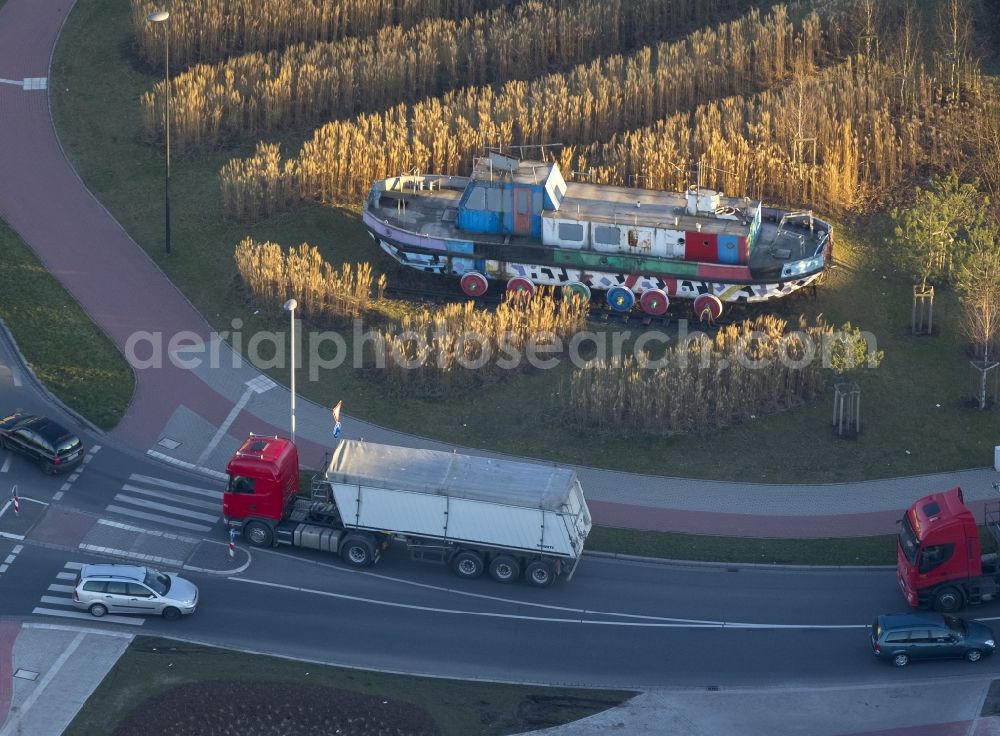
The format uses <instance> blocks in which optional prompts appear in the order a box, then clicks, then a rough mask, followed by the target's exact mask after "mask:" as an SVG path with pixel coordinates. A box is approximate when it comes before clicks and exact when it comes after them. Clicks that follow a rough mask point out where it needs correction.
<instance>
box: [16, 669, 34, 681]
mask: <svg viewBox="0 0 1000 736" xmlns="http://www.w3.org/2000/svg"><path fill="white" fill-rule="evenodd" d="M14 677H20V678H21V679H22V680H37V679H38V673H37V672H32V671H31V670H18V671H17V672H15V673H14Z"/></svg>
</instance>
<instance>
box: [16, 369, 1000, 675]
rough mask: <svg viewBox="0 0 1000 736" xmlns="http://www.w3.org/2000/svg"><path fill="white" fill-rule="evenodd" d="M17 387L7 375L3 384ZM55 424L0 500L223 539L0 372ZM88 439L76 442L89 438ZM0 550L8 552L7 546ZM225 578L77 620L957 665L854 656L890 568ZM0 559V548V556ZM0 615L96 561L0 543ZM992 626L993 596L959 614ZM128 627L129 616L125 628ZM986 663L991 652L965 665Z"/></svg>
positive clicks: (652, 567) (343, 572)
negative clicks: (74, 447)
mask: <svg viewBox="0 0 1000 736" xmlns="http://www.w3.org/2000/svg"><path fill="white" fill-rule="evenodd" d="M17 384H20V385H17ZM6 407H22V408H24V409H26V410H28V411H33V412H39V413H44V414H47V415H50V416H56V417H58V418H59V419H60V420H62V421H63V422H65V423H66V424H67V425H68V426H70V427H72V428H73V429H75V430H76V431H78V432H80V433H81V435H82V436H83V438H84V441H85V442H86V444H87V446H88V447H89V448H90V449H91V458H90V460H89V462H87V463H86V465H83V466H81V469H80V471H79V472H78V473H75V476H76V477H75V478H74V477H73V476H56V477H50V476H45V475H43V474H42V473H41V472H40V471H39V470H38V468H37V467H35V466H34V465H32V464H30V463H28V462H27V461H25V460H23V459H22V458H20V457H11V456H10V454H9V453H7V452H5V451H0V494H3V493H4V492H5V486H6V487H9V486H10V485H13V484H14V483H16V484H17V485H18V487H19V492H20V495H21V496H22V497H28V498H34V499H36V500H39V501H42V502H45V503H53V504H56V505H57V506H59V507H62V508H74V509H81V510H84V511H87V512H90V513H93V514H98V515H100V516H101V517H102V518H111V519H117V520H119V521H123V522H127V523H130V524H133V525H136V526H143V527H145V528H148V529H154V530H161V531H168V532H181V533H184V534H187V535H189V536H197V537H206V538H211V539H215V540H219V539H221V538H223V532H222V526H221V520H220V519H219V518H218V517H219V512H220V510H221V509H220V506H221V500H220V499H221V494H220V491H221V484H220V483H219V481H217V480H212V479H206V478H204V477H203V476H197V475H194V474H191V473H188V472H186V471H183V470H179V469H174V468H173V467H170V466H166V465H164V464H162V463H159V462H157V461H154V460H151V459H149V458H147V457H144V456H141V455H137V454H135V453H133V452H132V451H127V450H122V449H119V448H117V447H115V446H113V445H111V444H108V443H106V442H105V441H104V439H103V438H102V437H101V436H100V435H95V434H94V433H92V432H90V431H89V430H88V429H87V428H86V427H85V426H81V425H80V424H79V423H77V422H76V421H75V420H74V419H73V418H72V417H70V416H67V415H65V414H63V413H62V412H60V411H58V409H56V408H55V407H53V406H52V405H51V404H50V403H49V402H48V401H47V400H46V399H45V397H43V396H42V395H40V394H39V393H38V392H37V391H35V390H34V389H33V388H32V387H31V386H30V384H29V382H27V381H23V380H22V381H15V380H14V376H13V374H10V373H9V371H8V373H7V374H6V375H5V374H4V373H3V372H2V371H0V408H6ZM98 446H99V447H100V449H99V450H96V451H94V448H95V447H98ZM18 548H19V550H18V552H17V553H16V554H14V553H13V550H15V549H18ZM252 554H253V561H252V563H251V564H250V566H249V567H248V569H247V570H246V571H245V572H243V573H241V574H239V575H236V576H232V577H219V576H209V575H198V574H187V576H188V577H191V578H192V579H193V580H194V581H195V582H196V583H198V584H199V587H200V588H201V601H200V604H199V610H198V612H197V613H196V614H195V615H193V616H190V617H187V618H185V619H184V620H182V621H179V622H167V621H163V620H161V619H158V618H155V619H136V620H134V622H133V623H131V624H125V623H117V624H116V623H108V622H107V621H101V622H98V621H96V620H93V619H90V618H84V619H79V620H77V622H80V621H82V622H84V623H86V624H87V625H92V626H98V627H103V626H118V627H122V628H124V629H126V630H130V631H134V632H139V631H141V632H142V633H149V634H163V635H167V636H175V637H178V638H183V639H189V640H192V641H199V642H203V643H206V644H213V645H219V646H230V647H236V648H240V649H246V650H250V651H257V652H262V653H268V654H280V655H285V656H290V657H296V658H302V659H306V660H313V661H319V662H324V663H330V664H341V665H349V666H354V667H361V668H378V669H385V670H391V671H398V672H408V673H417V674H429V675H438V676H447V677H456V678H463V679H476V678H481V679H489V680H503V681H514V682H534V683H545V684H565V685H569V684H572V685H589V686H603V687H635V688H640V687H647V686H664V685H673V686H678V685H680V686H687V687H711V686H714V685H718V686H727V687H732V686H740V685H747V686H749V685H754V686H761V685H774V686H791V685H794V686H809V685H818V684H823V685H828V684H836V683H852V684H858V683H868V682H870V683H873V684H875V683H890V682H891V683H898V682H900V679H901V678H903V679H904V680H905V678H908V677H914V678H918V677H919V678H926V677H967V676H969V675H970V674H972V672H971V671H970V670H971V669H973V666H971V665H968V664H967V663H964V662H957V663H955V662H943V663H935V664H926V665H922V666H920V667H914V668H910V670H908V671H904V672H900V671H898V670H894V669H892V668H890V667H887V666H885V665H884V664H883V663H880V662H877V661H876V660H874V658H873V657H872V655H871V652H870V649H869V645H868V642H867V629H866V627H867V625H868V624H869V623H870V622H871V621H872V619H873V618H874V616H875V615H876V614H878V613H882V612H887V611H894V610H901V609H903V608H904V605H905V604H904V602H903V600H902V598H901V597H900V594H899V591H898V589H897V588H896V585H895V580H894V573H893V572H892V571H891V570H885V569H880V570H856V569H839V570H838V569H829V570H822V569H810V570H795V569H787V568H759V567H746V566H722V565H720V566H714V565H691V564H687V565H686V564H667V563H647V562H637V561H622V560H612V559H608V558H602V557H594V556H588V557H586V558H585V559H584V560H583V562H582V563H581V565H580V567H579V569H578V571H577V574H576V576H575V578H574V579H573V581H572V582H570V583H566V582H565V581H558V582H557V583H556V584H555V585H554V586H553V587H552V588H549V589H546V590H537V589H533V588H529V587H527V586H524V585H512V586H502V585H498V584H496V583H494V582H492V581H490V580H488V579H486V578H484V579H480V580H474V581H465V580H459V579H457V578H455V577H453V576H452V575H451V574H450V573H449V572H448V571H447V570H446V569H444V568H442V567H439V566H434V565H426V564H422V563H418V562H412V561H410V560H409V559H408V558H407V556H406V554H405V550H403V549H390V550H389V552H388V553H387V554H386V555H384V557H383V560H382V561H381V562H380V564H379V566H378V568H376V569H374V570H371V571H357V570H353V569H349V568H347V567H345V566H343V565H342V564H341V563H340V562H339V561H336V560H333V559H331V558H330V557H329V556H326V555H321V554H319V553H310V552H307V551H298V550H287V551H280V550H278V551H264V550H256V549H255V550H253V551H252ZM9 555H12V557H8V556H9ZM7 559H10V562H5V564H7V569H6V570H5V571H4V572H2V573H0V615H11V616H19V617H37V618H45V616H44V615H40V614H39V613H37V612H36V609H39V608H41V609H46V608H48V609H52V608H53V607H55V608H56V609H58V606H59V603H60V598H61V599H63V600H62V605H63V609H64V610H69V609H68V607H66V605H65V604H66V602H67V601H66V600H65V599H66V598H68V596H69V595H70V593H69V591H68V590H67V588H68V587H69V586H68V581H69V580H70V579H71V578H72V575H73V570H74V569H75V568H74V565H79V564H80V563H84V562H91V561H102V558H100V557H97V556H94V555H91V554H89V553H84V552H81V551H79V550H73V549H56V548H49V547H42V546H38V545H33V544H31V542H30V537H29V541H28V542H27V543H23V544H18V543H16V542H14V541H11V540H5V539H0V560H4V561H6V560H7ZM974 611H975V614H976V615H977V617H980V618H983V617H985V618H994V617H997V618H1000V603H998V604H991V605H987V606H983V607H980V608H978V609H974ZM140 622H141V623H140ZM974 669H975V673H976V674H986V673H993V674H996V672H997V670H998V669H1000V658H995V659H993V660H987V661H985V662H982V663H980V664H978V665H975V666H974Z"/></svg>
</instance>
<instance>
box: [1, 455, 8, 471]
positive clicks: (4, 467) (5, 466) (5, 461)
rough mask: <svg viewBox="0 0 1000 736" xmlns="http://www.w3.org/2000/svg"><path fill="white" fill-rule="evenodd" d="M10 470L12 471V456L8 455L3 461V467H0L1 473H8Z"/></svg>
mask: <svg viewBox="0 0 1000 736" xmlns="http://www.w3.org/2000/svg"><path fill="white" fill-rule="evenodd" d="M8 470H10V455H7V458H6V459H5V460H4V461H3V465H2V466H0V473H6V472H7V471H8Z"/></svg>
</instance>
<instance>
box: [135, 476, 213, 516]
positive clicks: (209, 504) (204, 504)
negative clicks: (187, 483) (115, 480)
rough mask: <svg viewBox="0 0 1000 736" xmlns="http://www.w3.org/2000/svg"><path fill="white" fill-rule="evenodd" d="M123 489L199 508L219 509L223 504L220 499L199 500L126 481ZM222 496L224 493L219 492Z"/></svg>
mask: <svg viewBox="0 0 1000 736" xmlns="http://www.w3.org/2000/svg"><path fill="white" fill-rule="evenodd" d="M122 490H123V491H129V492H131V493H139V494H141V495H143V496H152V497H153V498H162V499H163V500H165V501H173V502H175V503H181V504H184V505H185V506H194V507H195V508H199V509H212V510H214V511H216V512H217V511H218V510H219V509H220V508H221V506H220V504H219V502H218V501H198V500H195V499H193V498H185V497H184V496H179V495H177V494H176V493H167V492H166V491H154V490H152V489H149V488H139V487H138V486H133V485H131V484H130V483H126V484H125V485H123V486H122ZM219 497H220V498H221V497H222V494H221V493H220V494H219Z"/></svg>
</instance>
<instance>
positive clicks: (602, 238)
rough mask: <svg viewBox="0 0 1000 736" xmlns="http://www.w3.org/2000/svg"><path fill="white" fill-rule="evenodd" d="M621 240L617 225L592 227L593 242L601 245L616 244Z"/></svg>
mask: <svg viewBox="0 0 1000 736" xmlns="http://www.w3.org/2000/svg"><path fill="white" fill-rule="evenodd" d="M621 240H622V234H621V231H620V230H619V229H618V228H617V227H611V226H609V225H597V226H595V227H594V242H595V243H600V244H601V245H618V244H619V243H620V242H621Z"/></svg>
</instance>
